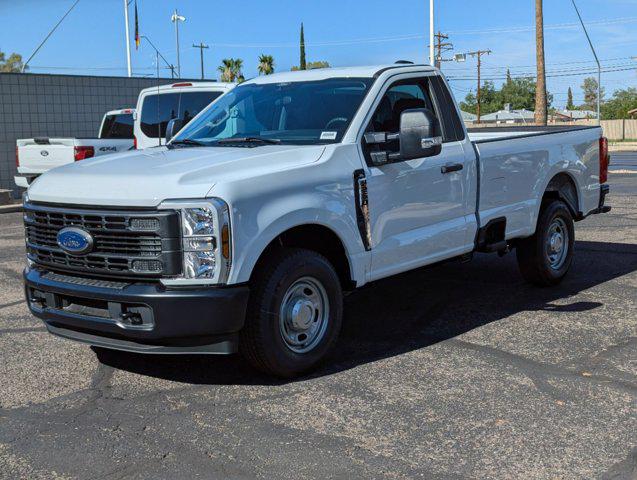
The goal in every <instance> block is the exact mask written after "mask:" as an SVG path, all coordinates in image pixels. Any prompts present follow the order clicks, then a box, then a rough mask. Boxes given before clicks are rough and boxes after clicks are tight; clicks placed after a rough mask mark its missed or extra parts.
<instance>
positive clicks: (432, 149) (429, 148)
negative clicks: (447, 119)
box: [400, 108, 442, 160]
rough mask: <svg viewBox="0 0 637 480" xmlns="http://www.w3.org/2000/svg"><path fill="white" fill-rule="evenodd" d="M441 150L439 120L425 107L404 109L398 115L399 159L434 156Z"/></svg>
mask: <svg viewBox="0 0 637 480" xmlns="http://www.w3.org/2000/svg"><path fill="white" fill-rule="evenodd" d="M441 151H442V136H441V135H440V122H439V121H438V119H437V118H436V117H435V116H434V114H433V112H432V111H431V110H429V109H427V108H414V109H410V110H405V111H404V112H403V113H402V114H401V115H400V159H401V160H413V159H415V158H423V157H434V156H436V155H438V154H440V152H441Z"/></svg>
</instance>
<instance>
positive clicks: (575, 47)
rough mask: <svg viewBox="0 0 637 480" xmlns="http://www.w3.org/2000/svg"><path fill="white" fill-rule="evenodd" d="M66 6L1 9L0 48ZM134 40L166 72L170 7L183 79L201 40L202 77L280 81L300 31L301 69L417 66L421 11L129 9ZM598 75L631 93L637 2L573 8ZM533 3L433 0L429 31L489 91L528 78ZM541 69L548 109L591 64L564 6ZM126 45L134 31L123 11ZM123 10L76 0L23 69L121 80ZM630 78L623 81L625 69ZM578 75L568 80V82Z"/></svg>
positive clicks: (11, 4)
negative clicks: (235, 74) (509, 78)
mask: <svg viewBox="0 0 637 480" xmlns="http://www.w3.org/2000/svg"><path fill="white" fill-rule="evenodd" d="M73 1H74V0H20V1H19V2H18V1H15V0H0V17H1V18H2V19H3V28H2V29H1V30H0V49H2V50H3V51H5V52H14V51H15V52H19V53H22V54H23V55H24V56H25V57H27V56H29V55H30V53H31V52H32V51H33V50H34V49H35V47H36V46H37V45H38V43H39V42H40V41H41V40H42V38H43V37H44V36H45V35H46V33H47V32H48V30H49V29H50V28H51V27H52V26H53V25H54V24H55V22H57V20H58V19H59V18H60V17H61V16H62V15H63V14H64V12H65V11H66V10H67V9H68V8H69V7H70V6H71V5H72V4H73ZM137 2H138V9H139V21H140V30H141V33H142V34H144V35H147V36H148V37H150V38H151V39H152V40H153V42H154V43H155V44H156V45H157V46H158V47H159V49H160V50H161V52H162V53H163V54H164V56H165V57H167V58H168V60H169V61H171V62H174V63H176V48H175V39H174V30H173V24H172V23H171V22H170V15H171V13H172V11H173V9H174V8H175V7H176V8H178V10H179V13H180V14H182V15H184V16H185V17H186V18H187V20H186V22H185V23H183V24H181V26H180V28H181V31H180V41H181V46H182V49H181V63H182V76H184V77H194V78H197V77H198V76H199V50H197V49H195V48H192V47H191V45H192V44H193V43H198V42H199V41H204V42H205V43H207V44H209V45H210V46H211V49H210V50H206V51H205V62H206V75H207V77H215V76H216V75H217V72H216V67H217V66H218V65H219V63H220V61H221V59H222V58H225V57H239V58H242V59H243V60H244V65H245V67H244V74H245V76H246V78H249V77H251V76H254V75H256V64H257V57H258V55H259V54H261V53H268V54H271V55H273V56H274V58H275V62H276V68H277V69H278V70H289V69H290V67H291V66H292V65H295V64H297V63H298V46H297V45H298V36H299V26H300V23H301V22H304V24H305V33H306V43H307V57H308V60H327V61H329V62H330V64H332V65H334V66H346V65H363V64H378V63H387V62H393V61H395V60H397V59H408V60H413V61H417V62H422V61H425V60H426V59H427V55H428V50H427V43H428V40H427V38H426V36H427V33H428V28H429V27H428V25H429V19H428V3H429V2H428V0H394V1H393V2H389V1H386V0H385V1H383V0H339V1H336V0H321V1H309V0H270V1H266V0H235V1H232V2H231V1H227V0H217V1H210V0H137ZM577 2H578V5H579V7H580V10H581V12H582V16H583V17H584V20H585V21H586V22H587V23H588V24H589V29H590V33H591V36H592V38H593V41H594V43H595V45H596V47H597V49H598V55H599V57H600V59H601V60H602V63H603V65H604V68H605V69H608V70H619V71H616V72H609V73H605V74H604V75H603V84H604V86H605V87H606V91H607V92H608V93H611V92H612V91H614V90H615V89H617V88H626V87H630V86H632V87H636V86H637V61H635V60H631V59H630V57H632V56H637V0H604V1H603V2H602V1H600V0H577ZM534 3H535V2H534V1H533V0H482V1H480V2H478V1H469V0H437V13H436V16H437V25H436V28H437V29H440V30H441V31H443V32H447V33H449V34H450V37H451V38H450V41H451V42H452V43H453V44H454V47H455V52H458V53H460V52H466V51H471V50H477V49H491V50H492V52H493V53H492V54H491V55H490V56H489V57H486V58H485V59H484V70H483V76H484V77H486V78H494V80H495V81H496V83H500V82H501V80H500V79H499V78H498V77H502V76H504V74H505V72H506V68H507V67H510V68H511V71H512V73H513V74H514V75H523V74H528V73H531V74H532V73H533V71H534V64H535V36H534V30H533V25H534ZM544 3H545V6H544V9H545V25H546V28H547V30H546V61H547V69H548V71H549V75H550V78H549V90H550V91H551V93H553V94H554V95H555V100H554V105H556V106H558V107H559V106H563V105H564V104H565V102H566V92H567V89H568V87H569V86H572V87H573V91H574V94H575V99H576V101H579V100H581V98H582V95H581V91H580V88H579V86H580V85H581V83H582V79H583V78H584V76H586V75H585V74H584V73H582V72H583V71H586V70H588V71H593V70H594V69H595V64H594V63H593V61H592V55H591V53H590V50H589V48H588V45H587V43H586V39H585V37H584V35H583V33H582V31H581V29H580V28H578V27H577V26H576V25H573V24H574V23H575V22H577V17H576V15H575V12H574V11H573V8H572V5H571V1H570V0H545V2H544ZM130 15H131V18H130V22H131V36H132V28H133V26H132V24H133V11H132V5H131V9H130ZM124 45H125V43H124V19H123V0H80V3H79V4H78V6H77V7H76V8H75V10H73V12H72V13H71V14H70V15H69V16H68V17H67V18H66V20H65V21H64V23H62V25H61V26H60V28H59V29H58V30H57V31H56V32H55V33H54V34H53V36H52V37H51V38H50V40H49V41H48V42H47V44H46V45H45V46H44V47H43V48H42V50H40V52H39V53H38V54H37V56H36V57H35V58H34V59H33V60H32V61H31V65H32V69H31V71H32V72H50V73H80V74H91V75H95V74H103V75H125V74H126V57H125V48H124ZM132 55H133V70H134V73H135V74H136V75H152V74H153V72H154V70H153V68H154V62H155V56H154V53H153V51H152V50H151V49H150V48H149V47H148V46H146V45H144V44H142V47H141V48H140V49H139V50H137V51H135V49H134V48H133V53H132ZM633 64H634V65H635V68H634V69H632V70H627V69H628V68H630V66H631V65H633ZM443 71H445V73H446V74H447V75H448V76H450V77H452V78H453V77H456V78H458V79H454V80H452V85H453V88H454V91H455V93H456V95H457V96H458V97H459V98H463V97H464V96H465V95H466V93H467V92H468V91H469V90H475V81H474V80H473V78H474V77H475V75H476V74H475V61H474V60H471V59H469V60H468V61H467V62H466V63H465V64H457V63H446V64H444V66H443ZM572 74H577V75H572Z"/></svg>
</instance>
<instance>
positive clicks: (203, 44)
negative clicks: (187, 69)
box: [192, 42, 210, 80]
mask: <svg viewBox="0 0 637 480" xmlns="http://www.w3.org/2000/svg"><path fill="white" fill-rule="evenodd" d="M192 46H193V47H195V48H198V49H199V55H200V57H201V79H202V80H203V50H204V48H210V47H209V46H208V45H206V44H205V43H203V42H199V45H195V44H194V43H193V44H192Z"/></svg>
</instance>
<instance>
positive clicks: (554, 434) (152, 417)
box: [0, 155, 637, 480]
mask: <svg viewBox="0 0 637 480" xmlns="http://www.w3.org/2000/svg"><path fill="white" fill-rule="evenodd" d="M617 160H618V161H619V160H621V162H619V164H616V165H615V166H614V167H613V168H614V169H615V171H616V172H622V173H612V174H611V176H610V177H611V179H610V183H611V190H612V195H611V197H610V198H609V203H610V204H611V205H612V206H613V211H612V212H611V213H610V214H608V215H598V216H594V217H591V218H589V219H587V220H585V221H583V222H581V223H579V224H577V226H576V231H577V245H576V256H575V261H574V265H573V268H572V270H571V273H570V275H569V276H568V277H567V279H566V280H565V282H564V283H563V284H562V285H560V286H559V287H557V288H554V289H537V288H534V287H530V286H527V285H526V284H524V283H523V282H522V280H521V278H520V276H519V275H518V271H517V266H516V262H515V258H514V255H507V256H506V257H504V258H502V259H500V258H498V256H497V255H491V256H488V255H480V256H477V257H476V258H475V259H474V261H473V262H471V263H468V264H460V263H450V264H446V265H442V266H437V267H434V268H430V269H424V270H420V271H417V272H413V273H410V274H407V275H402V276H400V277H398V278H394V279H390V280H386V281H382V282H378V283H376V284H374V285H371V286H369V287H367V288H365V289H362V290H361V291H359V292H356V293H355V294H353V295H350V296H349V297H347V299H346V313H345V319H346V321H345V329H344V332H343V336H342V341H341V342H340V344H339V346H338V349H337V351H336V353H335V355H334V358H333V360H332V362H331V363H330V364H329V365H327V366H326V367H324V368H323V369H322V370H320V371H319V372H317V373H316V374H314V375H312V376H310V377H307V378H302V379H299V380H296V381H292V382H283V383H281V382H273V381H271V380H269V379H267V378H264V377H262V376H260V375H258V374H256V373H254V372H253V371H251V370H250V369H249V368H248V367H247V366H246V365H245V364H244V363H243V362H242V361H241V359H240V358H239V357H212V358H211V357H196V356H187V357H169V356H149V357H144V356H139V355H133V354H123V353H109V354H105V353H101V354H100V355H99V358H98V356H97V355H96V353H95V352H94V351H93V350H91V349H90V348H88V347H86V346H82V345H77V344H74V343H71V342H69V341H65V340H60V339H57V338H54V337H52V336H51V335H49V334H48V333H46V332H45V329H44V327H43V326H42V325H41V323H40V322H39V320H37V319H35V318H33V317H31V316H30V315H29V313H28V311H27V308H26V306H25V304H24V303H23V301H22V283H21V273H20V272H21V270H22V268H23V263H24V261H23V256H24V247H23V233H22V227H21V225H20V221H21V217H20V214H17V213H14V214H4V215H0V359H1V362H0V477H1V478H11V479H13V478H28V479H38V478H42V479H49V478H59V479H66V478H81V479H95V478H100V479H115V478H149V479H150V478H152V479H160V478H161V479H164V478H166V479H169V478H170V479H172V478H207V479H212V478H214V479H249V478H250V479H251V478H263V479H279V478H280V479H290V478H293V479H300V478H321V479H327V478H339V479H344V478H364V479H370V478H388V479H411V478H426V479H445V480H446V479H465V478H471V479H474V478H475V479H483V478H484V479H486V478H497V479H505V478H506V479H508V478H511V479H527V480H528V479H575V478H578V479H580V478H581V479H597V478H603V479H635V478H637V174H635V173H631V171H630V170H631V168H632V167H631V164H632V165H633V166H637V161H636V160H637V155H632V156H631V155H623V156H621V158H619V157H618V159H617ZM622 162H625V165H624V163H622ZM613 163H615V162H613ZM185 314H187V313H185Z"/></svg>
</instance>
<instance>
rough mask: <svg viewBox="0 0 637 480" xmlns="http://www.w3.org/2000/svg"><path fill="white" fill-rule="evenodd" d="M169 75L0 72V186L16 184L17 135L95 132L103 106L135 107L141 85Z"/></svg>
mask: <svg viewBox="0 0 637 480" xmlns="http://www.w3.org/2000/svg"><path fill="white" fill-rule="evenodd" d="M175 81H177V80H173V79H166V78H163V79H159V82H158V80H157V79H151V78H127V77H92V76H75V75H48V74H31V73H27V74H19V73H0V189H10V190H13V192H14V196H16V197H17V196H18V195H19V193H20V192H18V188H17V187H16V186H15V184H14V182H13V175H14V174H15V172H16V165H15V141H16V140H17V139H18V138H32V137H60V136H62V137H96V136H97V134H98V129H99V126H100V122H101V120H102V117H103V115H104V113H105V112H107V111H108V110H115V109H118V108H127V107H135V105H136V103H137V96H138V95H139V91H140V90H142V89H143V88H147V87H152V86H155V85H157V84H158V83H160V84H167V83H172V82H175Z"/></svg>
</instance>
